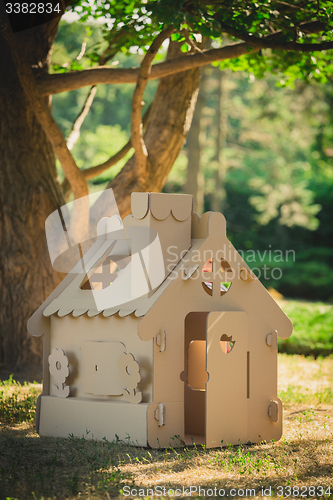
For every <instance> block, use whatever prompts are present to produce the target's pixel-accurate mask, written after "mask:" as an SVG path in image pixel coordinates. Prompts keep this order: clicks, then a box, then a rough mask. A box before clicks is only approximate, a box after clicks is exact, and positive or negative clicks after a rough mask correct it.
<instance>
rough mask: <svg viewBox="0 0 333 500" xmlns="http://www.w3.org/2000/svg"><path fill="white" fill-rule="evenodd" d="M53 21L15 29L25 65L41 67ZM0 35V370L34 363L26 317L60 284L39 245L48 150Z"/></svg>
mask: <svg viewBox="0 0 333 500" xmlns="http://www.w3.org/2000/svg"><path fill="white" fill-rule="evenodd" d="M56 30H57V22H52V23H48V24H43V25H41V26H40V27H38V28H35V29H34V30H26V32H24V33H19V34H16V35H15V36H17V40H18V41H19V46H20V49H21V50H22V53H23V52H24V57H25V58H26V60H27V61H28V62H29V64H31V65H32V64H34V65H36V64H37V65H39V66H40V67H41V68H42V70H45V69H46V68H47V64H48V54H49V51H50V48H51V46H52V43H53V40H54V38H55V34H56ZM10 54H11V51H10V48H9V47H8V44H7V41H6V40H5V38H4V37H3V36H2V33H0V67H1V68H2V71H1V72H0V109H1V121H0V242H1V247H0V248H1V250H0V251H1V257H0V303H1V308H0V367H1V368H5V369H11V370H15V369H16V370H17V369H23V368H29V369H30V370H32V369H34V368H36V366H38V365H40V363H41V340H40V339H38V340H36V339H34V338H33V337H31V336H30V335H29V334H28V333H27V330H26V321H27V319H28V318H29V316H30V315H31V314H32V313H33V312H34V311H35V309H36V307H37V306H38V305H39V304H41V303H42V302H43V300H44V299H45V297H46V296H47V295H48V294H49V293H50V292H51V291H52V290H53V289H54V287H55V285H56V284H57V283H58V282H59V279H60V278H59V276H58V275H57V274H56V273H55V272H54V271H53V269H52V266H51V263H50V260H49V257H48V252H47V248H46V240H45V229H44V223H45V219H46V217H47V216H48V215H49V214H50V213H51V212H53V211H54V210H56V209H57V207H59V206H60V205H61V204H62V203H63V199H62V196H61V192H60V188H59V185H58V183H57V181H56V176H57V174H56V168H55V159H54V154H53V150H52V147H51V144H50V142H49V140H48V139H47V138H46V135H45V133H44V131H43V129H42V127H41V125H40V124H39V122H38V120H37V119H36V117H35V114H34V112H33V110H32V109H31V107H30V105H29V102H28V100H27V98H26V96H25V93H24V91H23V89H22V87H21V84H20V82H19V78H18V75H17V73H16V70H15V65H14V63H13V61H12V59H11V55H10Z"/></svg>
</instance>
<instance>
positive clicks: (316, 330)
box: [279, 300, 333, 357]
mask: <svg viewBox="0 0 333 500" xmlns="http://www.w3.org/2000/svg"><path fill="white" fill-rule="evenodd" d="M280 306H281V307H282V309H283V310H284V312H285V313H286V314H287V316H289V318H290V319H291V321H292V323H293V325H294V331H293V334H292V336H291V337H290V338H289V339H284V340H282V339H279V352H285V353H287V354H303V355H304V356H314V357H318V356H329V355H333V305H328V304H323V303H322V302H300V301H296V300H288V301H281V302H280Z"/></svg>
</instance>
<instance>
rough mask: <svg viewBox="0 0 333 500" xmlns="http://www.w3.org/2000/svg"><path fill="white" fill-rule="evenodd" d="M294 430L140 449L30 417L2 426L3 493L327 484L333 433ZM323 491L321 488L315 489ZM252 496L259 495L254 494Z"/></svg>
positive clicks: (68, 494)
mask: <svg viewBox="0 0 333 500" xmlns="http://www.w3.org/2000/svg"><path fill="white" fill-rule="evenodd" d="M310 417H311V418H312V414H311V411H310V410H305V411H298V410H297V411H290V413H289V415H288V416H287V419H289V420H290V421H294V422H295V425H296V426H298V425H299V426H300V427H304V426H306V425H307V426H311V425H312V424H313V421H312V420H311V419H310ZM316 418H318V414H316ZM297 419H302V421H300V422H298V420H297ZM320 420H322V419H320ZM296 436H297V435H296V434H295V435H291V434H290V435H287V436H286V437H283V438H282V440H281V441H280V442H278V443H261V444H259V445H241V446H229V447H227V448H223V449H210V450H206V449H205V447H201V446H200V447H195V446H194V447H188V448H178V449H177V448H172V447H169V448H167V449H164V450H152V449H144V448H134V447H131V446H129V445H128V444H126V443H122V442H120V441H115V442H108V441H102V442H94V441H89V440H86V439H84V438H81V439H76V438H73V437H70V438H69V439H57V438H40V437H39V436H37V434H36V433H35V432H34V431H33V428H32V426H31V424H20V425H18V426H16V427H4V426H3V427H2V428H0V464H1V466H0V468H1V471H0V499H1V500H3V499H4V500H5V499H6V498H7V497H10V498H16V499H19V500H21V499H22V500H30V499H34V500H36V499H38V500H39V499H41V498H44V499H46V498H51V499H53V498H104V499H108V498H110V497H112V498H115V497H120V490H121V489H123V488H124V487H125V486H127V491H131V490H132V489H133V488H135V490H136V491H137V492H138V490H139V489H140V488H141V489H147V488H156V487H157V486H160V487H163V488H165V489H166V496H168V494H167V490H168V489H176V488H182V487H183V486H186V487H187V488H188V487H189V486H192V487H196V486H198V485H199V484H200V486H201V487H202V488H206V490H207V489H208V488H210V489H211V488H213V489H214V488H215V487H216V488H217V489H223V490H224V491H225V494H228V495H229V496H231V489H232V488H239V489H243V490H244V489H255V490H256V493H257V494H258V495H259V497H260V495H261V497H262V493H261V491H262V490H261V488H269V487H271V488H272V493H273V492H275V493H276V492H277V487H278V486H284V487H287V486H288V485H294V486H297V485H298V486H303V487H307V488H308V487H309V486H311V485H315V486H316V487H317V486H319V485H321V486H322V487H323V488H324V489H325V490H327V487H328V486H329V485H330V483H331V482H332V465H331V464H332V450H331V451H330V440H329V438H328V437H327V438H326V437H323V438H322V439H317V438H316V437H313V438H312V437H311V438H309V439H301V438H297V437H296ZM135 485H137V486H135ZM138 485H140V486H138ZM185 489H186V488H185ZM307 491H308V490H307ZM234 493H235V492H234V491H233V494H232V496H233V498H241V497H242V498H244V493H243V494H240V495H238V494H237V493H236V494H234ZM319 493H320V491H319V490H318V491H316V496H320V494H319ZM317 494H318V495H317ZM332 494H333V490H332ZM198 496H199V497H200V496H203V495H200V491H199V490H198V491H197V492H195V490H192V498H194V497H196V498H198ZM248 496H252V497H253V495H252V494H250V493H249V495H248ZM303 496H304V495H303ZM307 496H309V497H311V496H312V498H313V497H314V495H307ZM184 497H186V494H185V495H184ZM187 497H189V496H188V495H187ZM323 497H324V498H325V496H323Z"/></svg>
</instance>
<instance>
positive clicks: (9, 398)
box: [0, 375, 40, 424]
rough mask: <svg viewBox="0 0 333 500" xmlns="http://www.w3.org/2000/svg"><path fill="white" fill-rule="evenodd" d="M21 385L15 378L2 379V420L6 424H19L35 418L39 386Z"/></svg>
mask: <svg viewBox="0 0 333 500" xmlns="http://www.w3.org/2000/svg"><path fill="white" fill-rule="evenodd" d="M27 389H28V385H27V384H25V385H24V386H21V384H20V383H19V382H17V381H16V380H14V379H13V377H12V375H11V376H10V378H9V379H8V380H5V381H2V382H1V381H0V422H2V423H5V424H19V423H22V422H33V421H34V420H35V413H36V403H37V397H38V395H39V392H40V391H39V388H37V386H34V385H31V386H30V387H29V390H28V391H27Z"/></svg>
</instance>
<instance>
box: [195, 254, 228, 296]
mask: <svg viewBox="0 0 333 500" xmlns="http://www.w3.org/2000/svg"><path fill="white" fill-rule="evenodd" d="M216 265H217V270H216V269H215V266H216ZM227 271H231V267H230V264H229V263H228V262H227V261H226V260H225V259H220V260H217V261H216V264H215V263H214V261H213V259H212V258H210V259H208V260H207V261H206V262H205V264H204V265H203V268H202V273H203V277H204V278H206V279H207V280H206V279H205V280H204V281H203V282H202V287H203V289H204V290H205V292H206V293H208V295H210V296H212V295H213V288H214V287H215V286H219V288H220V295H221V296H222V295H225V294H226V293H227V292H228V291H229V289H230V287H231V281H222V279H221V278H223V274H222V273H225V272H227ZM216 273H218V274H216ZM219 274H220V275H221V276H219ZM219 278H220V279H219Z"/></svg>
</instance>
